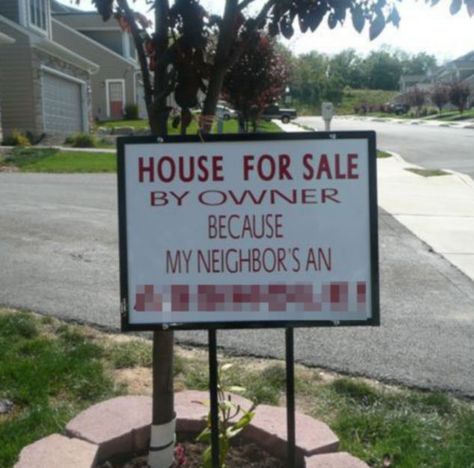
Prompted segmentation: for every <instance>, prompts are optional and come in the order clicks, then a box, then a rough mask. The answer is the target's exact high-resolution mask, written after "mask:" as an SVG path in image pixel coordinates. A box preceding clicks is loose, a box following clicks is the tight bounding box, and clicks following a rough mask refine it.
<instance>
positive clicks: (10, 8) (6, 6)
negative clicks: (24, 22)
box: [0, 0, 19, 23]
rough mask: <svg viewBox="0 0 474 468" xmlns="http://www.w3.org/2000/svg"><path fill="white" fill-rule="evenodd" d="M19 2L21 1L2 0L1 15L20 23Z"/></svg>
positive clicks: (0, 5) (0, 1)
mask: <svg viewBox="0 0 474 468" xmlns="http://www.w3.org/2000/svg"><path fill="white" fill-rule="evenodd" d="M18 1H19V0H0V15H2V16H5V17H6V18H8V19H11V20H12V21H15V23H18V22H19V18H18V15H19V13H18Z"/></svg>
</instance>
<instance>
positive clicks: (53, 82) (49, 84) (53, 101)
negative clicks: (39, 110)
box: [43, 72, 84, 135]
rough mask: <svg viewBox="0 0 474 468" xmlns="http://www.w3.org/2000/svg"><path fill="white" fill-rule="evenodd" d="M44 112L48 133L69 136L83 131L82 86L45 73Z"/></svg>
mask: <svg viewBox="0 0 474 468" xmlns="http://www.w3.org/2000/svg"><path fill="white" fill-rule="evenodd" d="M43 112H44V128H45V132H46V133H52V134H62V135H68V134H71V133H74V132H80V131H83V130H84V128H83V122H82V93H81V85H80V84H79V83H76V82H74V81H69V80H67V79H64V78H61V77H60V76H56V75H53V74H51V73H46V72H45V73H44V74H43Z"/></svg>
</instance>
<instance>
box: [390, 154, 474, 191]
mask: <svg viewBox="0 0 474 468" xmlns="http://www.w3.org/2000/svg"><path fill="white" fill-rule="evenodd" d="M383 151H385V152H386V153H388V154H390V155H391V156H392V157H393V158H394V159H396V160H397V162H399V163H400V164H403V165H404V166H406V167H415V168H420V169H426V168H425V167H424V166H419V165H418V164H412V163H410V162H408V161H405V159H403V157H402V156H401V155H400V154H398V153H395V151H389V150H383ZM440 170H441V171H444V172H447V173H448V174H450V175H453V176H456V177H457V178H458V179H459V180H460V181H461V182H462V183H464V184H466V185H467V186H469V187H471V188H472V189H474V180H473V179H472V178H471V177H470V176H468V175H467V174H464V173H462V172H458V171H453V170H452V169H444V168H442V169H440Z"/></svg>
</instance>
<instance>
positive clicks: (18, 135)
mask: <svg viewBox="0 0 474 468" xmlns="http://www.w3.org/2000/svg"><path fill="white" fill-rule="evenodd" d="M3 144H4V145H5V146H31V141H30V139H29V138H28V136H27V135H26V134H25V133H23V132H21V131H20V130H12V132H11V133H10V134H9V135H7V136H6V137H5V138H4V140H3Z"/></svg>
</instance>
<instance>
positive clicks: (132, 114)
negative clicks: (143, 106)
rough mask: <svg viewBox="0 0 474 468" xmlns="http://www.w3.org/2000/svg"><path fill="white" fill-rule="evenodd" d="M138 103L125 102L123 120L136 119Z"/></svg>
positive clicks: (137, 117)
mask: <svg viewBox="0 0 474 468" xmlns="http://www.w3.org/2000/svg"><path fill="white" fill-rule="evenodd" d="M138 112H139V110H138V104H127V105H126V106H125V112H124V114H123V119H124V120H138V119H139V115H138Z"/></svg>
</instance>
